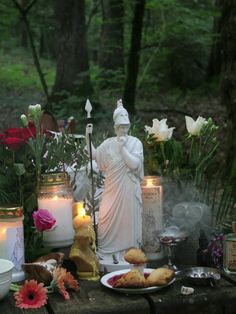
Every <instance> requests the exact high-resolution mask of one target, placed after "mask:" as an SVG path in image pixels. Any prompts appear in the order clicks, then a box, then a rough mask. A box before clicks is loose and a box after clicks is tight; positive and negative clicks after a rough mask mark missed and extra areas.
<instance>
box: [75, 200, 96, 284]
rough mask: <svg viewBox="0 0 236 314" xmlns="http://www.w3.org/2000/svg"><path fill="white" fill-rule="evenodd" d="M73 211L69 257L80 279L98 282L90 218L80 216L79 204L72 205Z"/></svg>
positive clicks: (93, 235)
mask: <svg viewBox="0 0 236 314" xmlns="http://www.w3.org/2000/svg"><path fill="white" fill-rule="evenodd" d="M79 210H80V211H79ZM75 211H77V215H76V216H74V220H73V224H74V229H75V237H74V244H73V245H72V247H71V250H70V254H69V257H70V259H71V260H72V261H73V262H74V263H75V264H76V267H77V275H78V277H79V278H80V279H86V280H98V279H99V270H98V269H99V263H98V259H97V256H96V240H95V232H94V229H93V225H92V221H91V217H90V216H87V215H85V214H84V213H82V215H81V204H80V203H74V206H73V212H74V214H75Z"/></svg>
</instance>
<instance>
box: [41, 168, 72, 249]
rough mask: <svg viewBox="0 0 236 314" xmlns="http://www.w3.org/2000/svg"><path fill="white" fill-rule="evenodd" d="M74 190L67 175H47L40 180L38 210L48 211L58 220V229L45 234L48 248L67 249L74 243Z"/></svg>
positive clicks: (44, 237)
mask: <svg viewBox="0 0 236 314" xmlns="http://www.w3.org/2000/svg"><path fill="white" fill-rule="evenodd" d="M72 203H73V196H72V189H71V187H70V185H69V176H68V175H67V173H64V172H60V173H47V174H42V175H41V178H40V187H39V192H38V208H42V209H47V210H48V211H49V212H50V213H51V214H52V216H53V217H54V218H55V219H56V227H55V228H53V229H52V230H49V231H44V232H43V243H44V245H45V246H47V247H54V248H59V247H66V246H69V245H71V244H72V243H73V238H74V229H73V223H72Z"/></svg>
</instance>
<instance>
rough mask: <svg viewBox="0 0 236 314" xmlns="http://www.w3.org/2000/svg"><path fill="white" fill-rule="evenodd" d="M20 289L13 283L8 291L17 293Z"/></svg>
mask: <svg viewBox="0 0 236 314" xmlns="http://www.w3.org/2000/svg"><path fill="white" fill-rule="evenodd" d="M20 287H21V286H19V285H16V284H14V283H11V285H10V290H11V291H15V292H17V291H19V289H20Z"/></svg>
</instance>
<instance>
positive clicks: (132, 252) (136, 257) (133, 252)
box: [124, 248, 147, 264]
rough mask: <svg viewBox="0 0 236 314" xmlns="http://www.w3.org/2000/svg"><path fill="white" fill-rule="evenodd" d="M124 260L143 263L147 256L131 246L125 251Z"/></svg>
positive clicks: (131, 262)
mask: <svg viewBox="0 0 236 314" xmlns="http://www.w3.org/2000/svg"><path fill="white" fill-rule="evenodd" d="M124 260H125V261H126V262H128V263H130V264H145V263H146V262H147V257H146V255H145V254H144V252H143V251H142V250H140V249H136V248H131V249H129V250H128V251H127V252H126V253H125V255H124Z"/></svg>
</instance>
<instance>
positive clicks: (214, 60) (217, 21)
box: [207, 0, 224, 79]
mask: <svg viewBox="0 0 236 314" xmlns="http://www.w3.org/2000/svg"><path fill="white" fill-rule="evenodd" d="M223 2H224V0H215V8H216V9H217V10H219V13H220V15H219V16H217V17H215V18H214V24H213V36H214V38H213V42H212V46H211V52H210V57H209V62H208V69H207V77H208V78H209V79H210V78H212V77H214V76H217V75H220V73H221V66H222V47H221V40H220V34H221V28H222V15H221V8H222V5H223Z"/></svg>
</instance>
